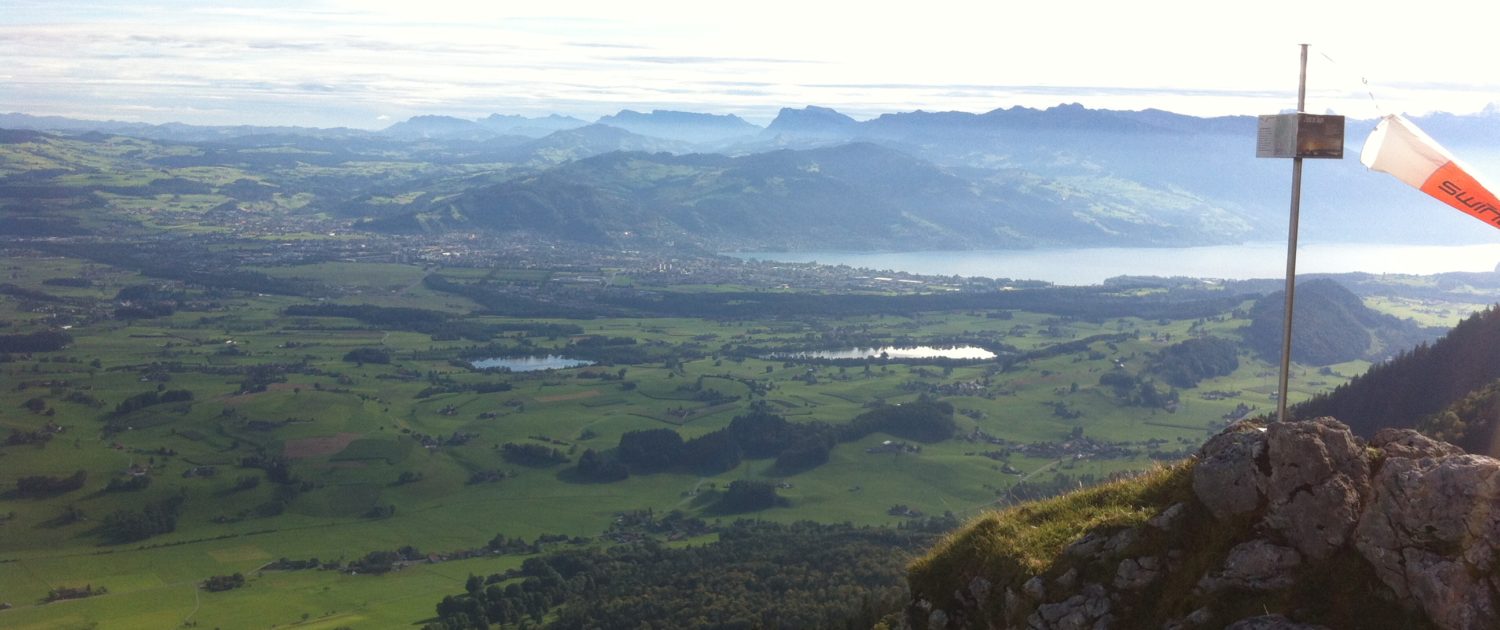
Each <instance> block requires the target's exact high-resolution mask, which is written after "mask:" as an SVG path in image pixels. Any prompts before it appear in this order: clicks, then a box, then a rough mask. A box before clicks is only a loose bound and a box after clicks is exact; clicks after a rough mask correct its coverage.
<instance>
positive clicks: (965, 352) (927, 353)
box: [773, 346, 995, 361]
mask: <svg viewBox="0 0 1500 630" xmlns="http://www.w3.org/2000/svg"><path fill="white" fill-rule="evenodd" d="M882 355H884V356H885V357H886V358H890V359H959V360H964V361H983V360H987V359H993V358H995V353H993V352H990V351H989V350H985V349H984V348H980V347H978V346H950V347H946V348H943V347H938V346H910V347H905V348H898V347H895V346H885V347H883V348H849V349H848V350H817V351H813V352H783V353H777V354H775V355H773V356H774V357H775V358H778V359H878V358H880V357H881V356H882Z"/></svg>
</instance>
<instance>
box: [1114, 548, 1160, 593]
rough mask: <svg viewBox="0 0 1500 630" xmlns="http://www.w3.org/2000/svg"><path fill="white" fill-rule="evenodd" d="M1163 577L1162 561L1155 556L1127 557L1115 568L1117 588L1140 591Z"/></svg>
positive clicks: (1115, 584) (1115, 585)
mask: <svg viewBox="0 0 1500 630" xmlns="http://www.w3.org/2000/svg"><path fill="white" fill-rule="evenodd" d="M1160 577H1161V561H1160V560H1158V559H1157V558H1156V557H1155V556H1144V557H1140V558H1126V559H1125V560H1123V561H1121V562H1120V566H1119V568H1117V569H1116V570H1115V580H1114V582H1113V585H1114V587H1115V588H1118V589H1124V590H1127V591H1138V590H1141V589H1143V588H1146V587H1147V586H1150V585H1151V584H1152V583H1154V582H1156V580H1157V579H1159V578H1160Z"/></svg>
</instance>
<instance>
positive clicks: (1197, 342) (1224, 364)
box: [1151, 337, 1240, 389]
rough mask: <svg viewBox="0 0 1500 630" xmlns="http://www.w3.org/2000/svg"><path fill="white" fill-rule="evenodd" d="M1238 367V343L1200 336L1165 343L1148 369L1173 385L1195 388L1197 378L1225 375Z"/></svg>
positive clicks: (1199, 379)
mask: <svg viewBox="0 0 1500 630" xmlns="http://www.w3.org/2000/svg"><path fill="white" fill-rule="evenodd" d="M1239 367H1240V359H1239V348H1238V346H1237V344H1235V343H1234V342H1233V341H1230V340H1228V339H1223V338H1221V337H1199V338H1195V339H1189V340H1187V341H1184V342H1182V343H1178V344H1175V345H1172V346H1168V347H1167V348H1166V349H1165V350H1162V351H1161V353H1160V354H1159V355H1157V356H1156V359H1155V360H1154V361H1153V362H1152V364H1151V371H1152V372H1155V373H1156V374H1157V376H1160V377H1161V378H1162V380H1164V381H1166V382H1167V383H1169V384H1171V385H1172V386H1173V387H1181V388H1184V389H1187V388H1190V387H1197V386H1198V381H1201V380H1203V379H1208V378H1214V377H1216V376H1226V375H1229V374H1231V373H1233V372H1234V371H1235V370H1237V369H1239Z"/></svg>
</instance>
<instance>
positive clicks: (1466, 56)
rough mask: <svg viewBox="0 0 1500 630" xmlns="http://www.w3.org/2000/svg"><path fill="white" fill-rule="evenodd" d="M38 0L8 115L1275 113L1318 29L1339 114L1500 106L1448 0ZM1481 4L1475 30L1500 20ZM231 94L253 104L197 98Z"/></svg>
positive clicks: (27, 22) (1322, 82) (22, 24)
mask: <svg viewBox="0 0 1500 630" xmlns="http://www.w3.org/2000/svg"><path fill="white" fill-rule="evenodd" d="M20 4H23V5H25V10H24V11H21V12H13V13H10V14H9V15H8V17H0V67H5V68H6V72H7V75H8V76H7V77H6V81H7V83H8V84H9V85H12V86H16V87H17V88H18V89H15V90H8V91H0V110H12V109H20V108H22V107H23V106H24V107H25V108H27V109H29V110H30V111H32V113H39V114H45V113H52V112H51V111H50V110H59V111H60V110H61V109H63V108H67V109H68V110H69V111H76V110H77V109H79V108H80V107H85V106H89V107H95V108H98V110H99V114H98V117H108V115H109V114H110V112H112V111H116V110H124V109H125V108H127V107H129V106H136V105H144V106H153V107H160V108H163V109H160V110H153V111H158V112H159V113H158V114H157V115H158V116H159V117H160V119H161V120H167V119H171V118H172V117H173V116H174V115H175V116H177V117H178V118H179V119H182V120H187V121H189V122H245V121H250V122H265V123H285V122H291V123H300V124H327V123H328V121H342V122H344V123H345V124H355V125H358V124H367V123H368V121H369V120H371V118H370V117H369V116H368V115H367V113H368V112H371V111H390V112H391V114H387V115H396V116H401V115H410V114H414V113H449V114H455V115H469V116H479V115H483V114H486V113H489V112H495V111H500V112H516V113H527V114H537V113H546V112H549V111H561V112H563V113H570V114H576V115H581V116H584V117H590V116H595V115H598V114H602V113H612V112H613V111H615V110H618V109H620V108H623V107H634V108H638V109H643V108H647V107H671V108H679V109H697V110H702V111H715V112H734V113H739V114H742V115H747V116H750V117H751V118H755V119H759V120H762V121H764V120H765V119H768V118H769V117H770V116H772V115H774V113H775V111H776V109H778V108H779V107H781V106H800V105H804V104H819V105H827V106H833V107H837V108H840V109H842V110H847V111H849V112H850V113H858V114H863V115H874V114H877V113H880V112H883V111H893V110H911V109H918V108H921V109H928V110H944V109H957V110H967V111H986V110H989V109H994V108H996V107H1007V106H1011V105H1017V104H1021V105H1028V106H1048V105H1053V104H1056V103H1057V102H1060V101H1073V100H1076V101H1080V102H1083V103H1084V104H1086V105H1089V106H1092V107H1112V108H1122V109H1139V108H1144V107H1158V108H1162V109H1169V110H1174V111H1181V112H1185V113H1193V114H1226V113H1241V114H1254V113H1263V112H1267V111H1276V110H1279V109H1281V108H1284V107H1287V106H1290V105H1291V104H1292V100H1293V99H1294V95H1295V81H1296V54H1297V50H1296V46H1295V44H1296V43H1299V42H1300V41H1310V42H1312V43H1313V44H1314V49H1313V50H1314V55H1313V58H1312V68H1311V70H1310V81H1311V82H1312V90H1311V94H1310V99H1309V101H1310V102H1309V105H1310V108H1311V109H1314V110H1317V111H1322V110H1324V109H1329V108H1333V109H1335V110H1344V109H1348V110H1350V111H1349V112H1348V113H1350V114H1351V115H1368V114H1369V110H1370V109H1371V107H1370V104H1369V100H1370V99H1369V96H1368V95H1367V92H1368V91H1369V89H1373V90H1374V91H1375V94H1376V96H1377V97H1378V98H1379V99H1381V102H1382V105H1383V106H1384V107H1385V109H1386V110H1406V111H1413V112H1422V111H1429V110H1449V111H1461V112H1466V111H1477V110H1479V109H1481V108H1483V107H1485V106H1486V105H1487V104H1488V103H1490V102H1492V101H1495V100H1496V98H1495V94H1496V91H1495V89H1494V87H1493V85H1491V84H1489V83H1486V82H1487V81H1488V80H1489V79H1488V77H1489V76H1490V70H1491V68H1492V67H1493V66H1494V62H1495V61H1496V59H1495V54H1494V53H1493V51H1492V50H1490V49H1487V46H1488V45H1489V44H1488V43H1487V40H1484V38H1480V37H1467V38H1466V37H1455V38H1446V37H1441V35H1442V34H1443V33H1445V32H1447V31H1445V30H1444V29H1443V28H1440V27H1442V26H1443V22H1442V21H1443V20H1444V19H1446V18H1445V17H1444V16H1445V15H1448V12H1445V11H1442V10H1441V9H1442V6H1441V3H1438V4H1437V5H1428V9H1425V10H1423V11H1421V12H1416V13H1412V14H1404V15H1401V16H1397V17H1391V16H1389V15H1387V14H1384V13H1382V12H1381V11H1378V10H1371V9H1370V8H1369V7H1368V6H1367V5H1365V4H1363V3H1359V4H1356V3H1352V2H1322V3H1305V2H1301V1H1293V0H1266V1H1265V2H1258V3H1255V4H1245V5H1243V6H1238V7H1230V6H1228V5H1224V4H1223V3H1205V2H1201V1H1196V0H1195V1H1186V0H1154V1H1149V2H1148V1H1142V2H1133V3H1122V2H1117V1H1116V2H1104V1H1084V2H1077V1H1075V2H1053V3H987V4H980V3H972V2H952V1H944V0H932V1H929V2H924V3H921V4H919V5H910V4H907V5H879V4H870V3H851V2H808V1H806V0H798V1H795V2H793V1H790V0H763V1H762V2H757V3H754V4H753V5H742V6H739V7H738V8H737V9H735V10H729V9H726V7H725V5H722V4H720V3H702V2H677V1H650V0H642V1H641V2H632V3H619V2H609V3H605V2H569V1H554V2H549V3H545V4H541V3H527V4H525V6H517V5H518V4H521V3H512V2H497V3H486V4H477V3H468V2H456V1H451V0H428V1H424V2H419V3H414V2H409V1H407V0H374V1H371V0H323V1H321V2H291V1H290V0H288V1H286V2H277V3H274V4H268V3H257V4H255V5H251V6H241V5H228V6H208V5H206V4H205V3H198V2H181V1H166V0H162V1H158V2H145V3H137V4H132V5H126V6H123V7H122V6H115V5H99V6H96V5H86V4H80V3H68V2H55V3H54V2H21V3H20ZM1465 10H1466V15H1467V16H1468V17H1467V18H1466V22H1467V23H1473V24H1483V23H1494V20H1493V18H1495V17H1500V15H1497V12H1500V8H1494V7H1490V6H1488V5H1480V6H1467V5H1466V6H1465ZM1325 55H1326V57H1325ZM1329 58H1331V59H1332V60H1333V61H1330V60H1329ZM1361 78H1368V79H1370V81H1371V84H1370V86H1369V87H1368V88H1367V87H1366V86H1365V84H1364V83H1363V82H1362V80H1361ZM725 82H731V83H742V84H750V85H738V86H733V87H730V86H726V85H724V83H725ZM210 100H215V101H224V100H229V101H240V102H243V103H244V104H245V107H243V108H241V109H238V110H237V109H234V108H233V107H230V108H229V109H227V110H226V109H223V108H220V107H214V108H211V113H206V112H205V111H202V110H195V109H193V108H192V106H191V104H192V103H201V102H207V101H210ZM268 104H272V105H274V107H270V106H268ZM389 106H395V107H396V108H398V109H399V110H401V111H400V113H399V114H398V113H397V112H395V111H393V110H392V109H391V107H389ZM174 108H178V109H176V110H174ZM273 115H274V116H301V117H303V118H302V119H299V120H265V119H264V117H265V116H273ZM213 116H224V117H225V119H218V118H213ZM235 117H238V118H237V119H236V118H235Z"/></svg>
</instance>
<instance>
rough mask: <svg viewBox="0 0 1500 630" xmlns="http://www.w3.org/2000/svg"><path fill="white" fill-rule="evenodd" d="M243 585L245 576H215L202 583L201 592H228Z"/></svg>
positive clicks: (237, 574)
mask: <svg viewBox="0 0 1500 630" xmlns="http://www.w3.org/2000/svg"><path fill="white" fill-rule="evenodd" d="M244 585H245V575H244V574H242V573H235V574H232V575H215V576H211V577H209V578H208V579H207V580H204V581H203V584H202V586H203V590H205V591H209V592H212V593H217V592H220V591H228V590H232V589H236V588H239V587H241V586H244Z"/></svg>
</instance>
